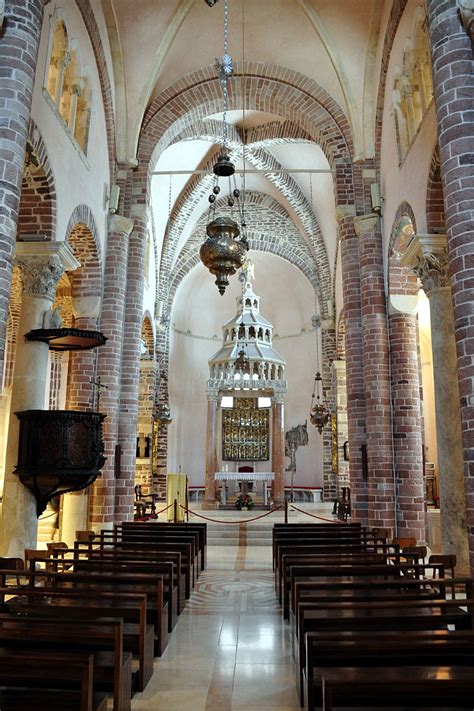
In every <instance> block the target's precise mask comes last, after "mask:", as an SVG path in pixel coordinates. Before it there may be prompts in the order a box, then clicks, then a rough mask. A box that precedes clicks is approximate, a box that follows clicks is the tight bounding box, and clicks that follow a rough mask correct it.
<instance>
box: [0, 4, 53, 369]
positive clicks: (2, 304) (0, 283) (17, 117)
mask: <svg viewBox="0 0 474 711" xmlns="http://www.w3.org/2000/svg"><path fill="white" fill-rule="evenodd" d="M43 1H44V0H29V2H25V0H7V2H6V3H5V4H4V17H3V18H2V19H3V27H2V32H1V36H0V122H1V126H2V138H1V140H2V150H1V151H0V181H1V186H2V192H1V196H0V204H1V209H0V373H3V363H4V358H5V340H6V329H7V321H8V318H7V317H8V300H9V297H10V286H11V277H12V264H13V253H14V249H15V240H16V233H17V224H18V211H19V207H20V195H21V183H22V179H23V166H24V162H25V148H26V138H27V135H28V124H29V120H30V111H31V100H32V95H33V83H34V79H35V70H36V60H37V55H38V46H39V40H40V33H41V21H42V17H43Z"/></svg>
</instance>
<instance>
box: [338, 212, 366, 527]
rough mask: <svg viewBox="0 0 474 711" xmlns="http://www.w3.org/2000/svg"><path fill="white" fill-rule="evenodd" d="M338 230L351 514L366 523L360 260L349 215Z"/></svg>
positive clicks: (355, 519) (352, 221)
mask: <svg viewBox="0 0 474 711" xmlns="http://www.w3.org/2000/svg"><path fill="white" fill-rule="evenodd" d="M339 234H340V239H341V262H342V288H343V295H344V321H345V352H346V387H347V428H348V439H349V474H350V482H351V499H352V518H353V520H354V521H360V522H361V523H362V524H363V525H366V524H367V521H368V511H367V506H368V504H367V481H366V480H365V479H364V477H363V474H362V457H361V451H360V447H361V446H362V445H364V444H365V443H366V430H365V386H364V355H363V344H362V313H361V294H360V264H359V246H358V243H357V237H356V234H355V231H354V218H353V216H352V215H346V216H344V217H342V218H341V219H340V221H339Z"/></svg>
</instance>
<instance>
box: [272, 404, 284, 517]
mask: <svg viewBox="0 0 474 711" xmlns="http://www.w3.org/2000/svg"><path fill="white" fill-rule="evenodd" d="M284 463H285V396H284V395H283V394H282V393H275V395H274V396H273V406H272V471H273V472H274V473H275V480H274V482H273V487H272V489H273V503H274V504H275V505H276V506H279V505H281V504H283V502H284V501H285V466H284Z"/></svg>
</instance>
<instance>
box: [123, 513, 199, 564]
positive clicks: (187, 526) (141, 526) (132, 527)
mask: <svg viewBox="0 0 474 711" xmlns="http://www.w3.org/2000/svg"><path fill="white" fill-rule="evenodd" d="M170 526H171V527H172V529H173V530H174V531H175V532H177V533H179V534H181V533H182V532H183V531H184V534H186V531H193V532H195V531H197V532H198V535H199V552H200V557H201V570H204V569H205V567H206V559H207V552H206V547H207V523H194V522H193V523H190V522H189V521H187V522H185V523H164V522H161V521H154V522H153V523H146V522H143V523H139V522H135V521H127V522H124V523H120V524H117V525H116V526H115V529H116V531H117V535H118V540H120V536H122V540H126V533H127V532H128V531H133V532H135V531H138V532H140V533H141V532H142V531H143V532H144V533H145V535H146V534H147V533H148V532H149V529H152V528H153V527H157V528H159V529H161V528H166V527H168V528H169V527H170ZM124 532H125V537H124ZM151 533H152V534H153V531H151Z"/></svg>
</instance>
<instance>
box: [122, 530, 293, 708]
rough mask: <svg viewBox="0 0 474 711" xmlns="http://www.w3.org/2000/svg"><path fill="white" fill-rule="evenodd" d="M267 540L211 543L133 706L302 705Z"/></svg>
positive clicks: (280, 706)
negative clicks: (201, 569)
mask: <svg viewBox="0 0 474 711" xmlns="http://www.w3.org/2000/svg"><path fill="white" fill-rule="evenodd" d="M299 708H300V706H299V704H298V699H297V694H296V690H295V671H294V665H293V660H292V655H291V642H290V633H289V626H288V623H287V622H285V621H284V620H283V619H282V615H281V611H280V608H279V605H278V603H277V600H276V598H275V594H274V588H273V574H272V570H271V548H270V546H249V545H245V544H244V545H240V546H234V545H232V546H208V564H207V569H206V570H205V571H204V572H203V573H202V574H201V576H200V578H199V581H198V583H197V585H196V587H195V590H194V592H193V594H192V597H191V599H190V600H189V602H188V604H187V606H186V609H185V610H184V612H183V613H182V614H181V615H180V618H179V620H178V623H177V625H176V627H175V629H174V631H173V633H172V635H171V637H170V641H169V643H168V647H167V649H166V651H165V653H164V654H163V656H162V657H161V658H160V659H157V660H155V673H154V675H153V678H152V679H151V681H150V683H149V684H148V686H147V688H146V690H145V691H144V692H143V693H142V694H136V695H135V697H134V699H133V701H132V709H133V711H164V710H165V709H166V710H167V711H168V710H170V709H173V711H239V710H240V711H244V709H245V711H257V709H258V711H270V710H271V709H278V711H297V710H298V709H299Z"/></svg>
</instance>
